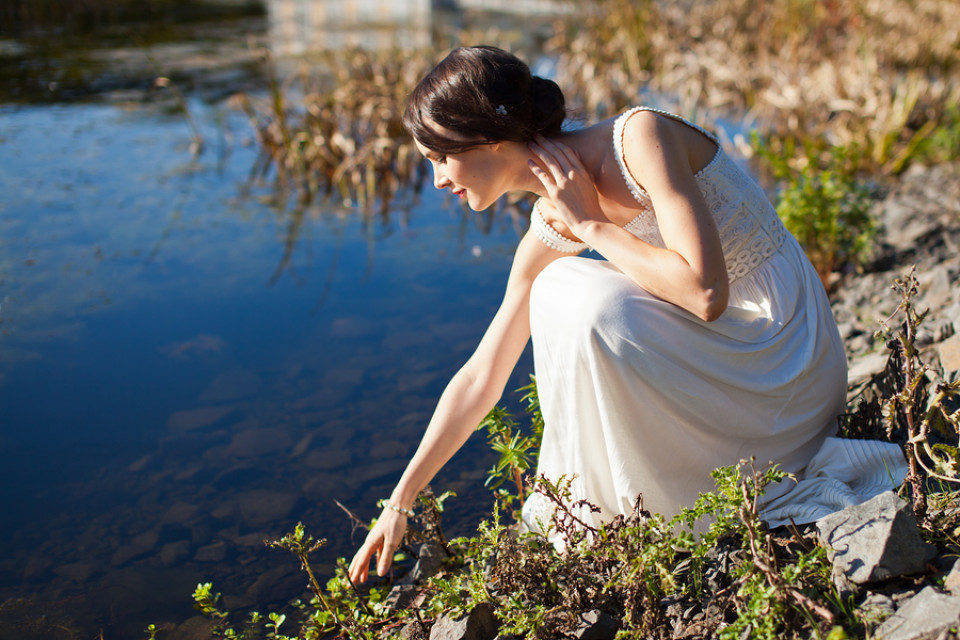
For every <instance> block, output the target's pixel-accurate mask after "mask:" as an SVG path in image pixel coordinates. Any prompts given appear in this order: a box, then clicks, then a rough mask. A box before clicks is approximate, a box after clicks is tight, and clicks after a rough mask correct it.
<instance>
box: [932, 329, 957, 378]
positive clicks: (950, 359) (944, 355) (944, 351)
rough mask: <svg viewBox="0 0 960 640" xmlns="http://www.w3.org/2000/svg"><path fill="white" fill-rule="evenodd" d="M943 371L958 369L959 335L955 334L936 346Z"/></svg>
mask: <svg viewBox="0 0 960 640" xmlns="http://www.w3.org/2000/svg"><path fill="white" fill-rule="evenodd" d="M937 351H938V353H939V354H940V365H941V366H943V370H944V371H957V370H958V369H960V333H955V334H953V335H952V336H950V337H949V338H947V339H946V340H944V341H943V342H941V343H940V344H939V345H938V346H937Z"/></svg>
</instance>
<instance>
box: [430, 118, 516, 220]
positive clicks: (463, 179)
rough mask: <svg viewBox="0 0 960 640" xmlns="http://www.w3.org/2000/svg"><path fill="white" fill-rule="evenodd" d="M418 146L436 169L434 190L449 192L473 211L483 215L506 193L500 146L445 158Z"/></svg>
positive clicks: (454, 135) (440, 128) (478, 147)
mask: <svg viewBox="0 0 960 640" xmlns="http://www.w3.org/2000/svg"><path fill="white" fill-rule="evenodd" d="M431 126H432V127H436V129H437V130H438V131H439V132H440V133H442V134H443V135H445V136H449V137H451V138H453V139H456V138H457V135H456V134H455V133H453V132H451V131H450V130H449V129H446V128H445V127H442V126H440V125H438V124H436V123H431ZM415 143H416V145H417V149H419V150H420V153H422V154H423V156H424V157H425V158H426V159H427V160H429V161H430V164H431V165H432V166H433V186H435V187H436V188H437V189H450V190H451V191H452V192H453V194H454V195H455V196H458V197H459V198H460V199H462V200H466V202H467V204H468V205H469V206H470V208H471V209H473V210H474V211H483V210H484V209H486V208H487V207H489V206H490V205H492V204H493V203H494V202H496V201H497V198H499V197H500V196H502V195H503V194H504V193H505V192H506V191H507V185H506V181H505V179H504V178H505V174H504V167H503V161H502V159H500V158H499V156H498V154H497V151H498V150H499V147H500V145H499V144H496V143H494V144H484V145H480V146H477V147H474V148H472V149H468V150H467V151H462V152H460V153H454V154H448V155H444V154H441V153H438V152H436V151H431V150H429V149H427V148H426V147H424V146H423V145H422V144H420V142H419V141H415Z"/></svg>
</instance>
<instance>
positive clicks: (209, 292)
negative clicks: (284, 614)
mask: <svg viewBox="0 0 960 640" xmlns="http://www.w3.org/2000/svg"><path fill="white" fill-rule="evenodd" d="M88 5H89V3H78V4H77V6H78V7H79V6H88ZM54 6H59V5H57V3H49V7H54ZM62 6H63V7H67V6H68V4H63V5H62ZM103 6H105V7H106V6H111V7H113V6H116V7H123V11H126V10H127V9H129V8H130V7H132V6H133V3H121V2H119V0H118V2H117V3H116V5H108V4H104V5H103ZM168 6H169V7H171V9H170V10H169V12H168V10H167V7H168ZM186 6H187V3H173V2H171V3H169V4H168V3H161V2H148V3H145V4H142V7H141V8H142V10H143V11H146V13H145V14H141V15H140V16H136V17H135V19H134V17H131V16H130V15H128V14H124V13H122V11H121V10H120V9H117V11H118V13H113V12H111V11H106V10H105V12H104V13H102V14H98V15H95V16H92V17H84V18H82V19H81V18H79V17H77V15H75V14H69V15H68V14H66V13H60V14H56V15H55V14H53V13H49V14H46V15H45V16H41V17H43V18H44V19H40V18H38V17H37V16H36V15H35V16H33V17H32V18H31V19H34V20H35V22H33V23H30V24H29V25H28V24H26V22H21V23H20V32H18V33H16V34H14V33H11V31H10V30H9V29H10V27H9V25H10V24H12V23H11V22H9V21H8V20H7V19H2V20H0V21H2V24H3V25H4V29H5V31H4V33H3V34H2V38H3V39H2V40H0V65H2V71H0V85H2V88H0V191H2V192H3V193H4V194H5V198H4V201H3V203H0V510H2V513H3V514H4V517H3V518H0V546H2V548H3V549H4V551H5V553H4V554H3V555H2V556H0V638H2V639H4V640H6V639H7V638H17V639H18V640H25V639H26V640H29V639H30V638H70V639H72V638H91V637H98V634H101V633H102V636H103V637H104V638H106V639H107V640H111V639H114V638H136V637H142V636H143V634H142V630H143V629H144V628H145V626H146V625H147V624H148V623H151V622H152V623H171V624H178V625H185V626H181V627H180V629H179V631H178V632H177V633H176V634H175V635H174V636H172V637H184V638H187V637H191V636H190V635H189V633H190V632H189V631H188V628H189V626H190V625H191V624H194V623H193V622H191V621H190V619H191V617H192V616H193V615H194V612H193V611H192V608H191V602H190V593H191V592H192V590H193V587H194V586H195V585H196V584H197V583H198V582H200V581H207V580H213V581H214V582H215V584H216V586H217V590H219V591H222V592H223V593H224V594H225V596H226V597H227V598H228V601H227V603H228V605H229V606H231V607H233V608H243V607H247V606H258V607H262V606H267V605H269V604H271V603H283V602H285V601H287V600H288V599H289V598H291V597H294V596H297V595H300V593H301V592H302V590H303V587H304V583H303V580H302V578H301V576H300V575H299V571H298V567H297V566H296V565H295V562H294V560H293V558H292V557H287V556H286V554H284V553H282V552H278V551H269V550H267V549H265V548H264V546H263V544H262V541H263V540H264V539H265V538H272V537H277V536H279V535H281V534H282V533H284V532H285V531H287V530H289V529H291V528H292V526H293V525H294V524H295V523H296V522H297V521H298V520H302V521H304V522H305V523H306V524H307V525H308V526H309V527H310V528H311V530H312V531H313V532H314V533H316V534H317V535H323V536H325V537H327V538H329V539H330V545H329V547H328V548H326V549H325V550H324V554H323V555H322V557H319V558H318V564H319V567H320V569H321V571H324V572H330V571H332V563H333V561H334V559H335V558H336V557H337V556H341V555H349V554H350V553H352V551H353V549H354V548H355V546H356V544H357V543H358V541H359V537H360V536H359V533H357V534H351V532H350V529H349V520H348V519H347V518H346V516H345V515H344V514H343V513H342V512H340V511H339V509H338V508H337V507H336V505H335V504H334V502H333V501H334V499H336V500H339V501H341V502H343V503H344V504H346V505H348V506H349V507H351V508H352V509H354V510H355V511H356V512H357V513H358V514H360V515H361V516H363V517H371V516H373V515H374V511H375V508H374V506H373V505H374V504H375V502H376V500H377V499H378V498H381V497H383V496H384V495H386V494H387V493H388V492H389V490H390V488H391V487H392V485H393V484H394V483H395V481H396V479H397V477H398V476H399V473H400V471H401V470H402V468H403V466H404V464H405V462H406V459H407V457H408V456H409V454H410V453H411V452H412V450H413V448H414V447H415V445H416V443H417V441H418V440H419V436H420V434H421V432H422V429H423V427H424V425H425V422H426V420H427V419H428V418H429V416H430V413H431V411H432V408H433V405H434V403H435V401H436V398H437V397H438V395H439V393H440V391H441V390H442V388H443V386H444V385H445V383H446V381H447V380H448V379H449V377H450V375H452V373H453V372H454V371H455V370H456V369H457V367H458V366H459V365H460V364H462V362H463V361H464V360H465V359H466V357H468V355H469V353H470V352H471V351H472V348H473V346H474V345H475V344H476V342H477V340H478V339H479V336H480V334H481V333H482V331H483V329H484V328H485V326H486V323H487V321H488V320H489V318H490V317H492V314H493V313H494V311H495V309H496V306H497V304H498V302H499V297H500V294H501V293H502V289H503V286H504V284H505V281H506V274H507V271H508V269H509V261H510V256H511V255H512V251H513V249H514V247H515V245H516V242H517V240H518V238H519V237H520V235H521V234H522V232H523V229H524V227H525V224H526V223H525V220H524V216H523V212H522V209H523V206H522V203H516V202H506V201H505V202H503V203H501V204H500V205H499V207H498V208H497V209H496V210H494V211H491V212H487V213H484V214H482V215H476V214H471V213H469V212H466V211H465V210H463V209H462V208H461V207H460V206H459V204H454V203H451V202H450V201H449V200H447V199H445V198H444V196H443V195H442V194H439V193H436V192H434V191H433V190H432V189H426V190H424V191H423V192H422V193H416V192H410V193H401V194H400V197H398V199H397V200H396V201H395V202H394V203H393V204H392V206H391V207H389V208H388V209H381V210H374V211H375V212H374V213H370V214H368V215H359V214H358V213H357V211H356V209H354V208H351V207H346V206H342V205H340V204H337V205H334V204H331V203H330V202H325V201H324V200H323V199H322V198H320V199H315V200H313V201H310V202H299V203H298V202H297V200H296V198H295V197H294V198H291V197H284V195H283V194H282V193H278V192H277V190H276V189H275V188H274V185H273V184H272V183H271V182H270V180H254V181H251V180H250V171H251V167H254V166H255V165H256V161H257V154H258V148H257V146H256V144H255V141H254V135H255V132H254V131H252V130H251V128H250V127H249V124H248V122H247V121H246V118H245V116H244V115H243V114H242V113H239V112H237V111H236V110H233V109H230V108H228V107H227V106H226V104H225V103H224V101H223V98H224V97H226V96H229V95H232V94H234V93H236V92H237V91H246V92H250V93H251V95H255V93H256V92H257V91H263V88H264V75H263V73H262V71H261V69H262V67H261V66H260V62H259V61H258V59H257V56H256V55H255V54H254V53H253V51H254V49H253V48H251V47H250V46H249V45H248V42H247V39H248V37H253V38H255V39H258V40H260V41H269V40H270V37H271V29H274V30H275V29H276V28H277V27H276V26H271V25H275V24H277V18H276V15H275V14H270V13H269V12H268V11H264V10H263V9H258V8H257V7H256V6H255V5H251V4H248V3H239V4H238V3H233V4H231V3H226V2H224V3H221V4H220V5H218V7H219V8H217V11H222V12H223V13H217V14H216V17H215V19H210V18H211V14H209V13H203V12H201V13H199V14H195V15H193V16H189V15H188V14H186V13H182V12H181V9H183V10H185V9H184V8H185V7H186ZM190 6H191V7H192V6H194V5H192V4H191V5H190ZM11 7H12V8H13V10H17V11H22V10H23V9H24V7H48V4H46V3H36V4H34V3H26V2H14V3H12V4H11V3H7V4H5V5H4V9H5V10H7V11H10V10H11ZM50 10H51V11H53V9H50ZM66 10H67V9H64V11H66ZM211 11H212V10H211ZM271 11H273V9H271ZM151 12H154V13H151ZM38 15H39V14H38ZM8 16H9V14H8V15H6V16H4V18H6V17H8ZM188 17H189V18H191V19H190V20H187V18H188ZM194 18H195V19H194ZM458 19H462V18H458ZM483 19H484V20H487V21H489V22H490V23H493V22H496V20H495V19H493V18H489V17H485V18H483ZM98 20H99V21H100V22H98ZM361 31H362V30H361ZM428 31H429V32H430V33H431V34H434V35H431V36H430V38H449V32H448V31H446V30H445V29H441V28H438V27H437V26H436V25H435V24H434V23H431V26H429V28H428ZM51 33H54V34H55V35H56V36H57V37H56V38H53V39H52V40H53V41H54V44H49V42H48V43H47V44H46V45H44V44H41V41H43V40H44V39H46V40H47V41H50V40H51V38H50V37H49V36H50V34H51ZM436 34H439V35H436ZM143 43H146V46H141V45H142V44H143ZM444 46H445V45H444ZM45 47H46V48H45ZM438 48H443V47H442V46H441V47H438ZM158 75H162V76H164V77H168V78H171V80H172V82H173V83H175V85H176V86H177V87H178V88H179V89H180V90H182V92H183V95H184V103H183V104H185V105H186V106H187V108H188V109H189V111H190V114H191V117H192V119H193V121H194V123H195V127H196V132H194V131H192V130H191V128H190V126H189V125H188V123H187V122H186V120H185V118H184V116H183V114H182V113H180V112H179V109H180V107H182V106H183V105H182V104H180V103H179V102H178V101H177V100H175V99H174V98H173V97H172V96H171V94H170V93H169V92H167V91H162V90H158V89H157V88H156V87H155V84H154V79H155V78H156V77H157V76H158ZM196 133H199V135H201V136H202V137H203V139H204V141H205V145H204V151H203V152H202V153H199V154H196V155H193V154H191V151H190V145H191V141H192V137H193V136H194V135H195V134H196ZM530 370H532V365H531V363H530V359H529V355H527V356H526V357H525V359H524V360H523V361H522V362H521V364H520V366H519V367H518V374H517V375H516V376H515V377H514V379H513V380H511V382H510V387H508V388H518V387H520V386H522V385H523V384H525V383H526V381H527V380H526V374H527V372H528V371H530ZM490 464H491V457H490V454H489V453H488V452H487V451H485V445H484V444H483V443H482V442H476V443H471V444H470V445H468V446H467V447H466V448H465V449H464V451H463V452H462V453H461V454H459V456H458V458H457V459H456V460H455V461H454V463H453V464H451V465H449V467H448V469H447V470H446V471H445V472H444V473H443V474H442V475H441V476H440V477H439V478H438V480H437V486H438V487H442V488H444V489H453V490H455V491H457V492H458V494H459V496H460V497H459V498H457V499H456V500H454V501H451V502H449V503H448V505H449V511H450V518H449V522H450V523H451V526H452V531H451V533H453V534H457V533H458V530H462V531H466V530H467V529H468V528H469V527H470V526H471V524H472V523H475V522H476V520H477V519H478V518H479V517H480V516H481V515H483V514H485V512H486V511H487V507H488V504H489V499H488V497H487V490H486V489H485V488H484V487H483V483H482V478H483V477H484V475H485V469H486V468H487V467H489V465H490Z"/></svg>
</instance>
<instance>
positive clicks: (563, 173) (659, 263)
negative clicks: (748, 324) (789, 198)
mask: <svg viewBox="0 0 960 640" xmlns="http://www.w3.org/2000/svg"><path fill="white" fill-rule="evenodd" d="M681 126H683V125H681ZM538 143H539V144H537V145H534V146H532V150H533V151H534V153H535V154H536V155H537V156H538V157H539V159H540V161H541V163H542V167H537V168H533V171H534V174H535V175H536V176H537V177H538V178H540V180H541V182H543V184H544V186H545V187H546V188H547V191H548V194H549V196H550V200H551V202H552V204H553V206H554V209H555V212H556V215H557V216H558V217H559V218H560V220H561V221H562V222H563V223H564V224H566V226H567V227H568V228H569V229H570V230H571V232H572V233H574V234H576V235H577V237H579V238H580V239H581V240H583V241H584V242H586V243H587V244H589V245H590V246H591V247H593V248H594V249H595V250H596V251H598V252H599V253H600V254H601V255H603V256H604V257H605V258H606V259H607V260H609V261H610V262H611V263H613V264H615V265H616V266H617V267H618V268H619V269H620V270H621V271H623V272H624V273H625V274H627V275H628V276H630V277H631V278H632V279H633V280H634V281H635V282H636V283H637V284H639V285H640V286H641V287H643V288H644V289H645V290H647V291H649V292H650V293H652V294H654V295H656V296H657V297H659V298H662V299H664V300H667V301H668V302H672V303H673V304H676V305H677V306H679V307H682V308H684V309H686V310H687V311H689V312H691V313H693V314H694V315H696V316H698V317H700V318H702V319H704V320H714V319H716V318H718V317H719V316H720V314H721V313H723V311H724V309H726V305H727V296H728V285H729V283H728V280H727V271H726V265H725V263H724V259H723V250H722V248H721V244H720V236H719V233H718V231H717V228H716V225H715V224H714V221H713V217H712V215H711V213H710V210H709V208H708V207H707V204H706V202H705V201H704V199H703V196H702V194H701V193H700V189H699V187H698V186H697V183H696V178H695V177H694V175H693V172H692V171H691V169H690V163H689V159H688V157H687V149H686V146H685V145H684V144H683V140H682V138H681V136H680V135H679V134H678V130H677V125H676V124H673V123H670V122H668V121H666V120H665V119H663V118H661V117H659V116H656V115H655V114H653V113H649V112H640V113H638V114H636V115H634V116H633V117H631V118H630V119H629V120H628V121H627V123H626V126H625V127H624V156H625V160H626V162H627V166H628V167H629V168H630V171H631V173H633V175H634V176H635V177H636V178H637V180H638V182H640V183H641V184H643V186H644V188H645V189H646V191H647V192H648V193H649V194H650V197H651V200H652V201H653V203H654V207H655V209H656V212H657V223H658V225H659V228H660V235H661V236H662V237H663V240H664V244H665V245H666V248H664V249H661V248H659V247H654V246H652V245H650V244H649V243H646V242H644V241H642V240H640V239H639V238H637V237H635V236H634V235H632V234H631V233H629V232H628V231H626V230H624V229H623V228H621V227H620V226H618V225H616V224H614V223H612V222H610V220H609V219H607V217H606V216H605V215H604V214H603V212H602V210H601V208H600V205H599V200H598V197H597V193H596V188H595V186H594V185H593V183H592V182H591V180H590V178H589V175H588V173H587V170H586V169H585V168H584V166H583V164H582V162H581V161H580V158H579V156H578V155H577V154H576V152H574V151H573V150H572V149H570V148H569V147H567V146H565V145H563V144H560V143H558V142H553V141H549V140H545V139H540V140H538Z"/></svg>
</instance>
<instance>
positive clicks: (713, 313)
mask: <svg viewBox="0 0 960 640" xmlns="http://www.w3.org/2000/svg"><path fill="white" fill-rule="evenodd" d="M729 297H730V290H729V287H728V283H727V281H726V278H724V280H723V281H721V282H720V283H718V284H717V285H716V286H714V287H710V288H707V289H704V291H703V295H702V296H701V299H700V304H699V305H698V309H697V312H696V315H697V317H699V318H700V319H701V320H703V321H704V322H713V321H714V320H716V319H717V318H719V317H720V316H722V315H723V312H724V311H726V310H727V302H728V300H729Z"/></svg>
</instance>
